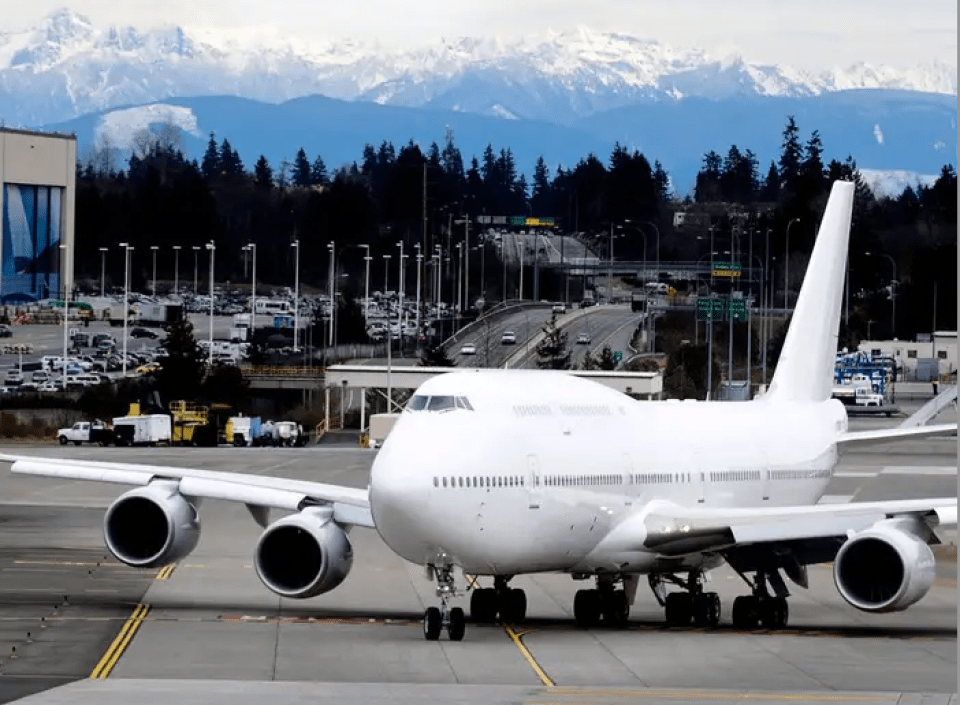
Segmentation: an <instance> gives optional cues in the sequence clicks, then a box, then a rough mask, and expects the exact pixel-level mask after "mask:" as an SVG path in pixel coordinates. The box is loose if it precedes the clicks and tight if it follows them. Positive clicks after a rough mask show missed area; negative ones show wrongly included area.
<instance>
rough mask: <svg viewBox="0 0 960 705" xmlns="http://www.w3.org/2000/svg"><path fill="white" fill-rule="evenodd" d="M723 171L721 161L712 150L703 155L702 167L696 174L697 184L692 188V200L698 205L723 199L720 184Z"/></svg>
mask: <svg viewBox="0 0 960 705" xmlns="http://www.w3.org/2000/svg"><path fill="white" fill-rule="evenodd" d="M722 169H723V159H722V158H721V157H720V155H719V154H717V153H716V152H714V151H713V150H711V151H709V152H707V153H706V154H704V155H703V167H702V168H701V169H700V171H699V173H697V182H696V186H694V198H695V199H696V200H697V202H698V203H711V202H715V201H719V200H720V199H721V198H722V197H723V191H722V188H721V184H720V175H721V173H722Z"/></svg>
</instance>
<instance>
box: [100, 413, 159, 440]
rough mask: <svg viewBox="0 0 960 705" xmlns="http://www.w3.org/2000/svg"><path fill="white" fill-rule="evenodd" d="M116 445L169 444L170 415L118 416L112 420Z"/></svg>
mask: <svg viewBox="0 0 960 705" xmlns="http://www.w3.org/2000/svg"><path fill="white" fill-rule="evenodd" d="M113 432H114V435H115V436H116V439H117V440H116V442H117V445H118V446H119V445H158V444H164V445H169V444H170V439H171V437H172V435H173V434H172V425H171V423H170V417H169V416H167V415H166V414H145V415H143V416H118V417H117V418H115V419H114V420H113Z"/></svg>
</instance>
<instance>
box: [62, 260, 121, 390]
mask: <svg viewBox="0 0 960 705" xmlns="http://www.w3.org/2000/svg"><path fill="white" fill-rule="evenodd" d="M120 247H122V248H123V307H122V308H121V315H122V316H123V372H122V374H123V376H124V377H126V376H127V302H128V301H129V296H128V294H127V291H128V290H129V288H130V251H131V250H132V249H133V247H131V246H130V244H129V243H126V242H121V243H120ZM64 372H66V370H64Z"/></svg>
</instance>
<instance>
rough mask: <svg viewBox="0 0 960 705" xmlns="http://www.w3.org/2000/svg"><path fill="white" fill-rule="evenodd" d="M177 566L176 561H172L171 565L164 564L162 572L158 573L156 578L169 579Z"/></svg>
mask: <svg viewBox="0 0 960 705" xmlns="http://www.w3.org/2000/svg"><path fill="white" fill-rule="evenodd" d="M176 567H177V564H176V563H170V564H169V565H165V566H163V568H161V569H160V572H159V573H157V577H156V580H169V579H170V576H171V575H173V571H174V570H175V569H176Z"/></svg>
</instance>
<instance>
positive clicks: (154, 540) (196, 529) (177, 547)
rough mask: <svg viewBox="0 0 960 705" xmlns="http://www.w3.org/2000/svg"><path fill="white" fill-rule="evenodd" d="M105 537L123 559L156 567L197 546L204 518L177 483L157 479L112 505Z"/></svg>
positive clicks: (109, 545)
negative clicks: (180, 490) (201, 518)
mask: <svg viewBox="0 0 960 705" xmlns="http://www.w3.org/2000/svg"><path fill="white" fill-rule="evenodd" d="M103 537H104V540H105V541H106V544H107V548H108V549H110V553H112V554H113V555H114V556H116V557H117V559H119V560H120V561H123V562H124V563H126V564H127V565H132V566H134V567H136V568H155V567H156V566H161V565H165V564H167V563H170V562H172V561H178V560H180V559H181V558H184V557H185V556H187V555H189V554H190V552H191V551H192V550H193V549H195V548H196V547H197V541H199V540H200V518H199V516H198V515H197V510H196V508H195V507H194V506H193V505H192V504H191V503H190V502H188V501H187V499H186V498H185V497H184V496H183V495H182V494H180V492H179V491H178V489H177V485H176V483H170V482H153V483H150V484H149V485H147V486H146V487H138V488H136V489H135V490H130V491H129V492H127V493H126V494H123V495H120V497H118V498H117V500H116V501H115V502H114V503H113V504H111V505H110V507H109V508H108V509H107V514H106V516H105V517H104V519H103Z"/></svg>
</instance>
